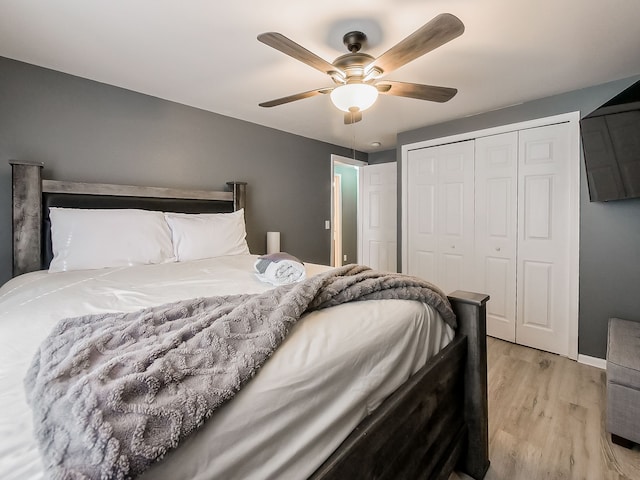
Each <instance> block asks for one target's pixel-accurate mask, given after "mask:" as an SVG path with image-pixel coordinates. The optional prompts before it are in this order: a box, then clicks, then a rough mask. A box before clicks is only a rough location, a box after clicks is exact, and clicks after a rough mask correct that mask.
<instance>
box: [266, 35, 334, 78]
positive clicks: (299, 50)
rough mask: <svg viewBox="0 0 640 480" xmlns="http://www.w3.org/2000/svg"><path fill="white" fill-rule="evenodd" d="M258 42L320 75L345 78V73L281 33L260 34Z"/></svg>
mask: <svg viewBox="0 0 640 480" xmlns="http://www.w3.org/2000/svg"><path fill="white" fill-rule="evenodd" d="M258 40H260V41H261V42H262V43H264V44H265V45H269V46H270V47H273V48H275V49H276V50H279V51H281V52H282V53H284V54H286V55H289V56H290V57H293V58H295V59H296V60H299V61H301V62H302V63H306V64H307V65H309V66H310V67H313V68H315V69H316V70H320V71H321V72H322V73H327V74H331V73H334V72H335V73H337V74H338V75H339V76H341V77H343V78H344V77H345V76H346V75H345V73H344V72H343V71H342V70H340V69H339V68H336V67H334V66H333V65H332V64H330V63H329V62H327V61H326V60H325V59H323V58H320V57H319V56H317V55H316V54H315V53H313V52H310V51H309V50H307V49H306V48H304V47H302V46H300V45H298V44H297V43H296V42H294V41H293V40H290V39H289V38H287V37H285V36H284V35H282V34H281V33H277V32H267V33H261V34H260V35H258Z"/></svg>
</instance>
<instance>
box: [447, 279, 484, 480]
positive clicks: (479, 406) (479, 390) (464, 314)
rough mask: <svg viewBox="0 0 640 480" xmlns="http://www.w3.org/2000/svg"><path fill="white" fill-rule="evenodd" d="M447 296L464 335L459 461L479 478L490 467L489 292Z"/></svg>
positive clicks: (471, 473) (467, 470)
mask: <svg viewBox="0 0 640 480" xmlns="http://www.w3.org/2000/svg"><path fill="white" fill-rule="evenodd" d="M449 300H450V301H451V306H452V307H453V311H454V312H455V314H456V317H457V318H458V330H459V331H460V333H462V334H463V335H466V337H467V361H466V367H465V376H464V377H465V378H464V389H465V400H464V402H465V403H464V414H465V420H466V422H467V449H466V452H465V453H464V454H463V455H462V457H461V458H460V464H459V465H460V469H461V470H462V471H463V472H464V473H466V474H467V475H470V476H471V477H473V478H475V479H482V478H484V475H485V473H486V472H487V469H488V468H489V418H488V415H489V414H488V405H487V403H488V402H487V324H486V303H487V301H488V300H489V296H488V295H484V294H478V293H471V292H463V291H460V290H456V291H455V292H453V293H452V294H450V295H449Z"/></svg>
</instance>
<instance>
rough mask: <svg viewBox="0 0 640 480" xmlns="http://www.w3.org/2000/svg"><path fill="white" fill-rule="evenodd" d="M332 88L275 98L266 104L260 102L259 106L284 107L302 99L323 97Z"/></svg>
mask: <svg viewBox="0 0 640 480" xmlns="http://www.w3.org/2000/svg"><path fill="white" fill-rule="evenodd" d="M331 90H333V88H331V87H329V88H319V89H317V90H309V91H308V92H302V93H296V94H295V95H289V96H287V97H282V98H277V99H275V100H270V101H268V102H262V103H260V104H259V106H261V107H277V106H278V105H284V104H285V103H290V102H295V101H296V100H302V99H303V98H309V97H315V96H316V95H325V94H327V93H331Z"/></svg>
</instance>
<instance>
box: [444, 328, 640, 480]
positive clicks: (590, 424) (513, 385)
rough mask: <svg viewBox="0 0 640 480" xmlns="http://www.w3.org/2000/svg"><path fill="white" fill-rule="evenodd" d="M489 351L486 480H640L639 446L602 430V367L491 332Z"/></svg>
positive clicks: (465, 477)
mask: <svg viewBox="0 0 640 480" xmlns="http://www.w3.org/2000/svg"><path fill="white" fill-rule="evenodd" d="M488 352H489V354H488V386H489V458H490V460H491V466H490V468H489V472H488V473H487V475H486V477H485V479H486V480H538V479H587V480H614V479H615V480H627V479H629V480H640V447H638V446H635V447H634V448H633V449H632V450H628V449H625V448H623V447H620V446H618V445H614V444H612V443H611V439H610V437H609V435H607V434H606V432H605V423H604V422H605V406H606V392H605V390H606V379H605V371H604V370H600V369H598V368H595V367H591V366H588V365H584V364H580V363H577V362H575V361H573V360H569V359H567V358H564V357H560V356H558V355H554V354H551V353H547V352H541V351H539V350H535V349H532V348H527V347H523V346H520V345H514V344H512V343H508V342H503V341H501V340H497V339H494V338H489V339H488ZM451 478H452V480H453V479H454V478H456V474H454V475H452V477H451ZM459 478H461V479H464V480H467V479H469V478H470V477H467V476H466V475H462V474H460V475H459Z"/></svg>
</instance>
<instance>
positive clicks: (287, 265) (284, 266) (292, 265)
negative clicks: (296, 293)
mask: <svg viewBox="0 0 640 480" xmlns="http://www.w3.org/2000/svg"><path fill="white" fill-rule="evenodd" d="M254 269H255V271H256V277H258V278H259V279H260V280H262V281H263V282H268V283H271V284H272V285H288V284H289V283H296V282H301V281H302V280H304V279H305V278H306V277H307V272H306V269H305V268H304V263H302V261H301V260H299V259H298V258H296V257H294V256H293V255H289V254H288V253H284V252H278V253H270V254H268V255H262V256H260V257H258V259H257V260H256V263H255V264H254Z"/></svg>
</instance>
